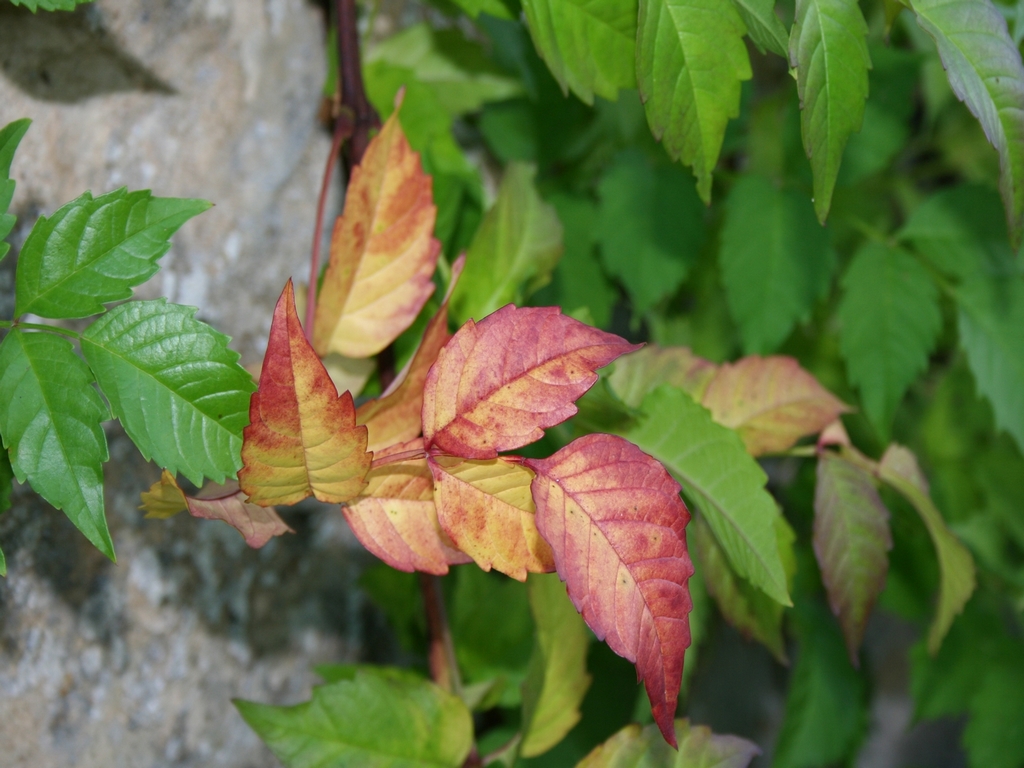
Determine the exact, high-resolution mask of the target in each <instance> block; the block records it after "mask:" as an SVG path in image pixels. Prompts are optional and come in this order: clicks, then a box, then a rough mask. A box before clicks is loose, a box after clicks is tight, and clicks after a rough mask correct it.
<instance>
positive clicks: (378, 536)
mask: <svg viewBox="0 0 1024 768" xmlns="http://www.w3.org/2000/svg"><path fill="white" fill-rule="evenodd" d="M416 448H419V449H421V450H422V448H423V441H422V440H418V439H417V440H411V441H409V442H408V443H402V444H398V445H395V446H393V447H392V448H390V449H388V450H385V451H382V452H380V453H378V454H377V456H376V457H375V458H376V460H377V461H381V460H384V459H387V458H389V457H390V456H394V455H397V454H401V453H405V452H407V451H411V450H415V449H416ZM341 511H342V513H343V514H344V515H345V519H346V520H347V521H348V524H349V526H350V527H351V528H352V532H353V533H354V534H355V535H356V538H357V539H359V541H360V543H362V545H363V546H364V547H366V548H367V549H368V550H369V551H370V552H372V553H373V554H375V555H376V556H377V557H379V558H380V559H381V560H383V561H384V562H385V563H387V564H388V565H390V566H391V567H392V568H397V569H398V570H400V571H410V572H411V571H424V572H426V573H433V574H435V575H438V576H441V575H444V574H446V573H448V566H449V565H457V564H459V563H469V562H472V558H470V557H469V556H468V555H466V554H464V553H463V552H460V551H459V550H458V549H456V548H455V545H454V544H453V543H452V541H451V539H449V538H448V536H447V535H446V534H445V533H444V531H442V530H441V526H440V524H439V523H438V521H437V511H436V509H435V507H434V480H433V478H432V477H431V476H430V469H428V468H427V461H426V459H423V458H420V459H412V460H409V461H401V462H396V463H394V464H385V465H383V466H380V467H374V468H373V469H371V470H370V472H369V474H368V475H367V476H366V488H365V489H364V490H363V495H362V496H360V498H359V499H358V500H357V501H355V502H353V503H352V504H350V505H348V506H343V507H342V508H341Z"/></svg>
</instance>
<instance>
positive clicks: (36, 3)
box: [11, 0, 92, 13]
mask: <svg viewBox="0 0 1024 768" xmlns="http://www.w3.org/2000/svg"><path fill="white" fill-rule="evenodd" d="M11 2H12V3H14V5H23V6H24V7H26V8H28V9H29V10H30V11H32V13H35V12H36V11H37V10H43V11H73V10H75V6H78V5H85V4H86V3H91V2H92V0H11Z"/></svg>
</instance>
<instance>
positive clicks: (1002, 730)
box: [963, 644, 1024, 768]
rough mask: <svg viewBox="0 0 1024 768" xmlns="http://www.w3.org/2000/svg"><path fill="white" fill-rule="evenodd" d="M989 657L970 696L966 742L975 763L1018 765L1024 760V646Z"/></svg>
mask: <svg viewBox="0 0 1024 768" xmlns="http://www.w3.org/2000/svg"><path fill="white" fill-rule="evenodd" d="M1015 651H1016V653H1014V654H1012V655H1009V656H1007V657H1004V658H1003V659H1000V660H999V662H997V661H996V660H994V659H993V660H990V663H989V664H988V665H986V668H985V670H984V672H983V675H982V678H981V685H980V686H979V688H978V691H977V692H976V693H975V694H974V698H972V699H971V703H970V713H971V719H970V721H969V722H968V723H967V727H966V728H965V729H964V735H963V744H964V747H965V749H966V750H967V756H968V758H969V760H970V764H971V765H972V766H975V765H976V766H982V765H983V766H985V768H1018V766H1020V765H1021V764H1022V763H1024V728H1021V727H1020V724H1021V723H1022V722H1024V647H1022V646H1021V645H1020V644H1017V647H1016V649H1015Z"/></svg>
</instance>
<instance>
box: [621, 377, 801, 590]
mask: <svg viewBox="0 0 1024 768" xmlns="http://www.w3.org/2000/svg"><path fill="white" fill-rule="evenodd" d="M641 410H642V412H643V414H644V415H645V417H646V418H644V419H643V421H642V422H641V423H640V425H639V426H637V427H634V428H632V429H629V430H627V431H626V432H624V433H623V436H624V437H626V438H627V439H629V440H631V441H632V442H634V443H636V444H637V445H638V446H639V447H640V448H641V449H642V450H643V451H645V452H647V453H649V454H651V455H652V456H654V457H655V458H657V459H658V460H659V461H660V462H661V463H662V464H664V465H665V466H666V467H667V468H668V469H669V471H671V472H672V474H673V475H675V476H676V478H677V479H678V480H679V482H680V483H681V484H682V486H683V491H684V493H685V494H686V496H687V497H688V498H690V499H692V500H693V501H694V502H695V503H696V505H697V507H698V508H699V509H700V511H701V513H702V514H703V515H704V519H705V520H707V521H708V523H709V524H710V525H711V529H712V530H713V531H714V532H715V538H717V539H718V542H719V543H720V544H721V545H722V548H723V549H724V550H725V553H726V555H727V556H728V558H729V562H730V563H731V565H732V567H733V568H734V569H735V570H736V572H737V573H738V574H739V575H740V576H743V577H744V578H746V579H747V580H749V581H750V582H751V583H752V584H753V585H754V586H755V587H757V588H759V589H761V590H762V591H763V592H765V594H767V595H768V596H769V597H771V598H773V599H774V600H776V601H777V602H779V603H782V604H783V605H791V604H792V603H791V602H790V599H789V589H788V587H787V580H786V574H785V569H784V568H783V564H782V558H781V557H780V555H779V546H778V541H777V532H776V528H775V523H774V521H775V518H776V517H777V516H778V514H779V511H778V507H777V506H776V505H775V500H774V499H773V498H772V497H771V496H770V495H769V494H768V492H767V491H766V490H765V488H764V486H765V482H766V481H767V479H768V478H767V477H766V475H765V474H764V471H763V470H762V469H761V467H760V466H758V464H757V462H756V461H754V459H753V458H752V457H751V456H750V454H749V453H747V452H746V450H745V449H744V447H743V441H742V440H740V438H739V435H737V434H736V433H735V432H733V431H732V430H731V429H728V428H726V427H723V426H721V425H719V424H716V423H715V422H714V421H712V420H711V414H710V412H709V411H708V410H707V409H706V408H704V407H703V406H701V405H699V404H697V403H696V402H694V401H693V399H692V398H691V397H690V396H689V395H687V394H686V393H685V392H683V391H682V390H680V389H676V388H675V387H671V386H661V387H658V388H657V389H655V390H654V391H653V392H651V393H650V394H649V395H647V397H646V398H644V402H643V405H642V407H641Z"/></svg>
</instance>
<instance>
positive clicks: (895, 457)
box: [878, 443, 977, 656]
mask: <svg viewBox="0 0 1024 768" xmlns="http://www.w3.org/2000/svg"><path fill="white" fill-rule="evenodd" d="M878 476H879V477H880V478H881V479H882V480H883V481H885V482H886V483H888V484H889V485H891V486H892V487H893V488H895V489H896V490H897V491H899V492H900V493H901V494H902V495H903V496H904V497H906V499H907V500H908V501H909V502H910V503H911V504H913V505H914V509H916V510H917V513H918V514H919V515H920V516H921V520H922V521H923V522H924V525H925V528H927V529H928V535H929V536H931V538H932V543H933V544H934V545H935V553H936V555H937V556H938V558H939V573H940V575H941V579H940V581H939V605H938V608H937V610H936V611H935V618H934V619H933V620H932V625H931V627H929V629H928V652H929V653H930V654H932V655H933V656H934V655H935V654H936V653H938V652H939V646H941V645H942V638H944V637H945V636H946V632H948V631H949V627H950V625H952V623H953V619H955V618H956V615H957V614H958V613H960V611H962V610H963V608H964V605H965V604H966V603H967V600H968V598H970V596H971V593H973V592H974V587H975V586H976V584H977V582H976V580H975V573H974V558H973V557H971V553H970V551H969V550H968V549H967V547H965V546H964V545H963V544H961V543H960V540H959V539H958V538H957V537H956V536H954V535H953V533H952V531H950V530H949V528H947V527H946V521H945V520H944V519H943V517H942V513H941V512H939V509H938V507H936V506H935V503H934V502H933V501H932V499H931V496H929V495H928V483H927V482H926V481H925V479H924V473H923V472H922V471H921V468H920V467H919V466H918V463H917V458H916V457H915V456H914V454H913V453H911V452H910V451H909V450H908V449H907V448H904V447H903V446H902V445H896V444H895V443H893V444H892V445H890V446H889V447H888V448H887V449H886V451H885V453H884V454H883V455H882V460H881V461H880V462H879V464H878Z"/></svg>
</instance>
